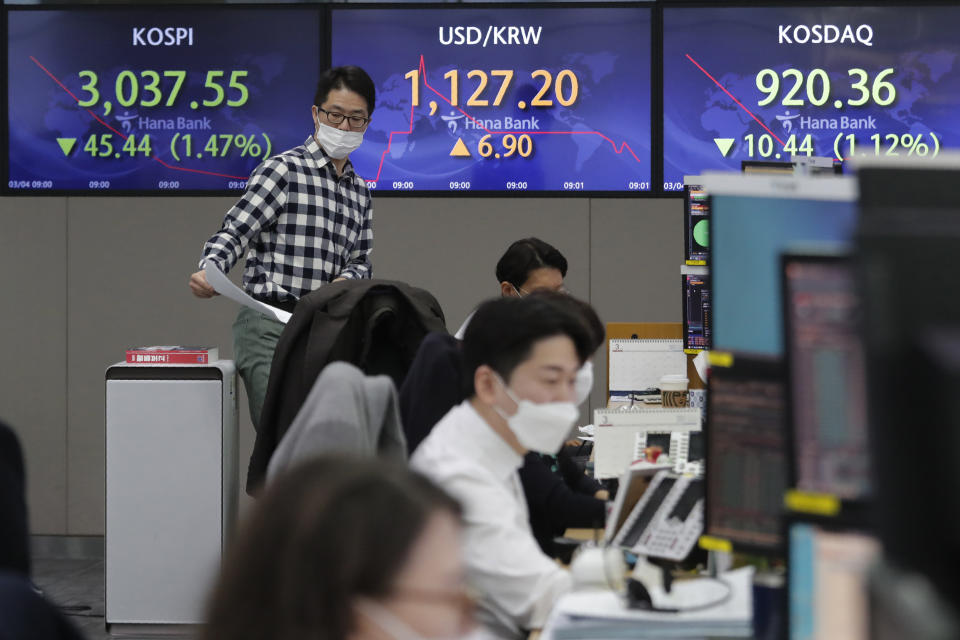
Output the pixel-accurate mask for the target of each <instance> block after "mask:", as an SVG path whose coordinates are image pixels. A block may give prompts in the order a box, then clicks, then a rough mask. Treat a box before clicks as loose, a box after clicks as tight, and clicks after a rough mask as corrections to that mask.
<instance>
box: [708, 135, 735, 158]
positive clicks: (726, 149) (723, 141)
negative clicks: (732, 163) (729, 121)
mask: <svg viewBox="0 0 960 640" xmlns="http://www.w3.org/2000/svg"><path fill="white" fill-rule="evenodd" d="M713 141H714V142H715V143H717V148H718V149H720V153H722V154H723V157H724V158H726V157H727V154H728V153H730V147H732V146H733V143H734V139H733V138H714V139H713Z"/></svg>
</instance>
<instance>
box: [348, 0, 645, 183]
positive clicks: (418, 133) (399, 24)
mask: <svg viewBox="0 0 960 640" xmlns="http://www.w3.org/2000/svg"><path fill="white" fill-rule="evenodd" d="M491 25H493V26H502V25H523V26H530V25H534V26H542V27H543V30H542V34H541V39H540V42H539V44H538V45H533V44H529V45H522V46H504V45H498V46H492V45H489V46H487V47H483V46H481V45H479V44H478V45H473V46H468V45H460V46H457V45H443V44H441V42H440V37H439V29H440V27H444V28H446V27H448V26H464V27H470V26H473V27H477V28H479V29H481V30H482V32H483V33H484V34H486V32H487V29H488V27H489V26H491ZM331 32H332V47H333V58H332V61H333V64H334V65H342V64H355V65H359V66H361V67H363V68H364V69H366V70H367V72H368V73H370V75H371V76H372V77H373V79H374V82H375V83H376V85H377V91H378V97H377V107H376V111H375V112H374V114H373V120H372V122H371V123H370V126H369V128H368V130H367V132H366V134H365V137H364V143H363V146H362V147H360V149H359V150H358V151H356V152H354V153H353V154H352V155H351V159H352V160H353V163H354V165H355V167H356V168H357V171H358V172H359V173H360V175H362V176H364V177H365V178H366V179H367V180H375V181H376V183H377V184H376V190H377V191H390V190H417V191H419V190H442V191H447V190H450V189H451V186H450V183H451V182H457V183H460V188H463V183H469V190H470V191H478V190H479V191H484V190H486V191H505V190H509V189H513V188H518V185H517V184H516V183H526V190H528V191H539V190H555V191H561V190H564V189H565V188H566V189H571V188H572V189H582V190H602V191H627V190H630V189H631V183H634V185H633V187H632V188H633V190H649V186H650V185H649V183H650V177H651V171H650V137H651V133H650V85H651V77H650V55H651V54H650V47H651V43H650V10H649V9H646V8H604V7H591V8H556V7H553V8H545V9H530V8H524V9H510V8H503V7H485V8H480V7H478V8H474V7H470V8H469V9H461V8H455V9H392V10H388V9H371V10H357V9H353V10H349V9H345V10H339V9H335V10H334V12H333V16H332V29H331ZM421 55H422V56H423V59H424V65H425V69H426V81H427V82H428V83H429V84H430V85H431V86H432V87H433V88H434V89H436V90H437V91H439V92H440V93H442V94H443V95H444V96H445V97H446V98H449V97H450V83H449V80H446V79H444V74H445V73H447V72H448V71H450V70H452V69H458V70H459V71H460V99H459V101H458V102H459V109H454V108H452V107H451V105H450V104H449V103H448V102H445V101H444V99H443V98H441V97H440V96H438V95H437V94H436V93H433V92H431V91H430V90H429V89H428V88H427V87H426V86H424V83H423V80H422V79H421V82H420V85H421V86H420V106H418V107H416V108H415V109H413V116H412V131H411V81H410V80H409V79H406V78H404V75H405V74H406V73H407V72H409V71H410V70H413V69H417V68H418V66H419V60H420V57H421ZM473 69H480V70H484V71H486V72H487V73H488V74H489V72H490V70H492V69H509V70H513V71H514V72H515V75H514V78H513V81H512V84H511V86H510V88H509V89H508V93H507V95H506V96H505V98H504V99H503V102H502V103H501V105H500V106H499V107H494V106H492V105H493V102H494V98H495V97H496V94H497V91H498V90H499V87H500V84H501V81H500V79H499V78H494V77H491V78H490V83H489V85H488V86H487V89H486V90H485V92H484V93H483V95H482V97H483V98H485V99H488V100H489V101H490V105H491V106H480V107H469V106H465V105H466V101H467V99H468V98H469V97H470V95H471V94H472V93H473V90H474V88H475V87H476V86H477V81H476V80H474V79H468V78H467V77H466V74H467V72H468V71H470V70H473ZM536 69H546V70H548V71H550V73H551V74H552V76H553V78H554V81H556V77H557V74H558V73H559V72H560V70H562V69H570V70H572V71H574V72H575V74H576V76H577V77H578V79H579V97H578V99H577V100H576V102H574V103H573V104H572V105H571V106H569V107H564V106H561V105H559V104H558V103H557V102H556V99H555V96H554V95H553V91H552V89H551V92H550V94H549V95H550V97H553V98H554V105H553V106H552V107H531V106H529V103H530V101H531V100H532V99H533V97H534V96H535V95H536V94H537V92H538V91H539V89H540V87H541V85H542V84H543V80H541V79H539V78H532V77H531V72H533V71H534V70H536ZM431 100H433V101H435V102H437V103H438V109H437V111H436V113H435V115H433V116H430V115H429V113H430V109H429V106H428V105H429V102H430V101H431ZM520 101H525V102H526V103H527V105H528V106H527V108H526V109H520V108H519V107H518V103H519V102H520ZM465 113H466V114H469V115H470V116H472V117H474V118H480V119H483V120H490V119H497V118H500V119H501V121H502V120H503V119H505V118H506V117H510V118H514V119H523V118H530V117H531V116H532V117H535V118H536V119H537V126H538V127H539V129H538V131H540V132H548V131H573V132H576V133H575V134H570V135H568V134H546V133H538V134H534V135H532V136H531V137H532V141H533V144H534V152H533V154H532V155H531V156H530V157H529V158H521V157H517V156H516V155H514V156H513V157H509V158H508V157H501V158H500V159H497V158H495V157H490V158H486V159H484V158H481V157H479V155H478V154H477V153H476V151H477V149H478V145H479V142H480V139H481V138H482V137H483V136H484V135H485V134H486V131H483V130H478V129H465V122H466V116H464V114H465ZM445 116H446V117H449V118H454V119H453V120H447V121H445V120H443V119H442V118H443V117H445ZM454 125H455V126H454ZM391 132H392V133H393V139H392V142H391V140H390V137H391ZM407 132H410V133H407ZM595 132H600V133H602V134H603V136H605V138H606V139H605V138H604V137H601V136H600V135H596V133H595ZM461 137H462V139H463V142H464V143H465V144H466V146H467V148H468V149H469V150H470V151H471V154H472V157H470V158H465V157H451V156H450V152H451V149H452V148H453V146H454V144H455V143H456V141H457V139H458V138H461ZM501 138H502V136H501V135H494V136H493V138H492V141H493V143H494V144H495V145H498V144H499V143H498V140H499V139H501ZM388 143H389V152H387V148H388ZM625 145H626V146H625ZM634 156H636V157H634ZM565 183H567V184H566V185H565ZM395 185H396V186H395ZM510 185H512V186H510ZM641 187H642V188H641Z"/></svg>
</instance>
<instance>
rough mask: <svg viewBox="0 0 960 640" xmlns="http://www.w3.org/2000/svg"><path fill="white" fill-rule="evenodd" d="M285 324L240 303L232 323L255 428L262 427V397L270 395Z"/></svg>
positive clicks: (234, 351)
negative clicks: (273, 365)
mask: <svg viewBox="0 0 960 640" xmlns="http://www.w3.org/2000/svg"><path fill="white" fill-rule="evenodd" d="M284 326H285V325H284V324H283V323H282V322H279V321H277V320H274V319H273V318H268V317H267V316H265V315H263V314H262V313H260V312H259V311H254V310H253V309H250V308H249V307H241V308H240V313H238V314H237V319H236V320H235V321H234V323H233V354H234V357H235V358H236V361H237V371H238V372H239V373H240V378H241V379H242V380H243V386H244V388H245V389H246V390H247V401H248V402H249V403H250V420H251V421H253V428H254V430H256V431H259V430H260V412H261V411H262V410H263V398H264V396H266V395H267V383H268V382H269V380H270V365H271V363H272V362H273V352H274V351H275V350H276V348H277V341H278V340H280V333H281V332H282V331H283V327H284Z"/></svg>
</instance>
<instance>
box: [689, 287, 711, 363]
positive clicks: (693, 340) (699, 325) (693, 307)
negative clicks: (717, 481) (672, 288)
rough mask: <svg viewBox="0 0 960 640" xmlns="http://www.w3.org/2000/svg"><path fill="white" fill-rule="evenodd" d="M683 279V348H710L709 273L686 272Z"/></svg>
mask: <svg viewBox="0 0 960 640" xmlns="http://www.w3.org/2000/svg"><path fill="white" fill-rule="evenodd" d="M681 278H682V279H683V348H684V349H709V348H710V331H711V329H710V317H711V315H712V313H711V311H710V287H709V285H708V282H707V275H706V273H704V274H690V273H686V274H683V275H682V276H681Z"/></svg>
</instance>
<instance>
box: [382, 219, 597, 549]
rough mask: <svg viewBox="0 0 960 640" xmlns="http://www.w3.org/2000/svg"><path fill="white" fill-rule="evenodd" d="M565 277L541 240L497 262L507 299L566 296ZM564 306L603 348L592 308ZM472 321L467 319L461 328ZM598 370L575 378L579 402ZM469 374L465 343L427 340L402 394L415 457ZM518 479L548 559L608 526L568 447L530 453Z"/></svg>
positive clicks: (562, 261) (519, 245)
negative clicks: (583, 533)
mask: <svg viewBox="0 0 960 640" xmlns="http://www.w3.org/2000/svg"><path fill="white" fill-rule="evenodd" d="M566 271H567V261H566V258H564V257H563V255H562V254H561V253H560V252H559V251H557V250H556V249H555V248H553V247H551V246H550V245H549V244H547V243H546V242H543V241H542V240H539V239H537V238H527V239H524V240H518V241H517V242H515V243H513V244H512V245H511V246H510V248H509V249H508V250H507V252H506V253H505V254H504V256H503V257H502V258H501V259H500V261H499V262H498V263H497V278H498V280H499V281H500V283H501V294H502V296H503V297H514V296H515V297H522V296H524V295H528V294H531V293H532V294H534V295H537V294H538V292H541V291H557V290H562V289H563V277H564V276H565V275H566ZM566 300H567V301H568V303H569V304H570V305H571V306H572V307H573V308H574V310H575V312H576V313H577V314H578V315H579V316H581V317H582V318H583V320H584V323H585V324H586V326H587V329H588V331H589V333H590V335H591V336H592V337H593V340H594V342H593V345H592V346H593V349H592V351H591V353H592V352H593V351H595V350H596V349H597V348H598V347H599V346H600V345H601V344H602V343H603V340H604V337H605V333H604V328H603V324H602V323H601V322H600V319H599V318H598V317H597V314H596V312H595V311H594V310H593V308H592V307H590V305H588V304H586V303H584V302H581V301H579V300H576V299H575V298H572V297H568V298H566ZM468 323H469V318H468V320H467V322H465V323H464V327H463V328H462V330H463V329H464V328H465V327H466V325H467V324H468ZM592 370H593V369H592V363H590V362H587V363H586V364H585V365H584V367H583V368H582V369H581V371H580V372H579V373H578V374H577V383H578V384H577V386H578V388H577V402H578V403H582V402H583V401H584V400H585V399H586V397H587V395H588V394H589V392H590V387H591V386H592V382H593V379H592ZM463 375H464V374H463V371H462V356H461V353H460V340H458V339H457V338H454V337H452V336H449V335H446V334H440V333H433V334H430V335H428V336H427V337H426V338H424V340H423V342H422V343H421V345H420V349H419V350H418V351H417V355H416V357H415V358H414V361H413V364H412V365H411V367H410V371H409V372H408V373H407V377H406V379H405V380H404V383H403V386H402V387H401V389H400V415H401V420H402V422H403V429H404V432H405V435H406V437H407V446H408V450H409V452H410V453H411V454H412V453H413V451H414V450H415V449H416V448H417V445H418V444H420V442H421V441H422V440H423V439H424V438H425V437H426V436H427V435H428V434H429V433H430V430H431V429H432V428H433V426H434V425H435V424H436V423H437V422H439V420H440V419H441V418H442V417H443V416H444V415H446V413H447V412H448V411H449V410H450V409H452V408H453V407H455V406H457V405H458V404H460V402H462V401H463V399H464V397H463V392H462V389H463V384H462V380H463ZM554 468H556V472H555V471H554V470H553V469H554ZM520 480H521V482H522V484H523V490H524V495H525V497H526V500H527V506H528V509H529V513H530V526H531V529H532V530H533V533H534V536H535V537H536V539H537V542H538V543H539V545H540V548H541V549H543V551H544V553H547V554H548V555H551V556H556V555H558V553H559V552H560V550H559V549H557V548H556V546H555V544H554V542H553V539H554V538H555V537H556V536H558V535H562V534H563V532H564V531H565V530H566V529H568V528H571V527H600V526H603V523H604V519H605V517H606V507H605V504H604V501H605V500H607V499H608V498H609V495H608V494H607V492H606V490H604V489H603V488H602V487H601V486H600V484H599V483H597V482H596V481H594V480H593V479H591V478H589V477H587V476H586V475H584V473H583V469H582V468H579V467H578V465H577V464H576V462H575V461H573V460H572V456H570V455H569V451H568V450H567V449H566V448H564V449H562V450H561V451H560V452H558V456H557V457H556V458H554V457H553V456H543V455H541V454H539V453H536V452H529V453H527V455H526V456H525V457H524V464H523V467H521V468H520Z"/></svg>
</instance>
